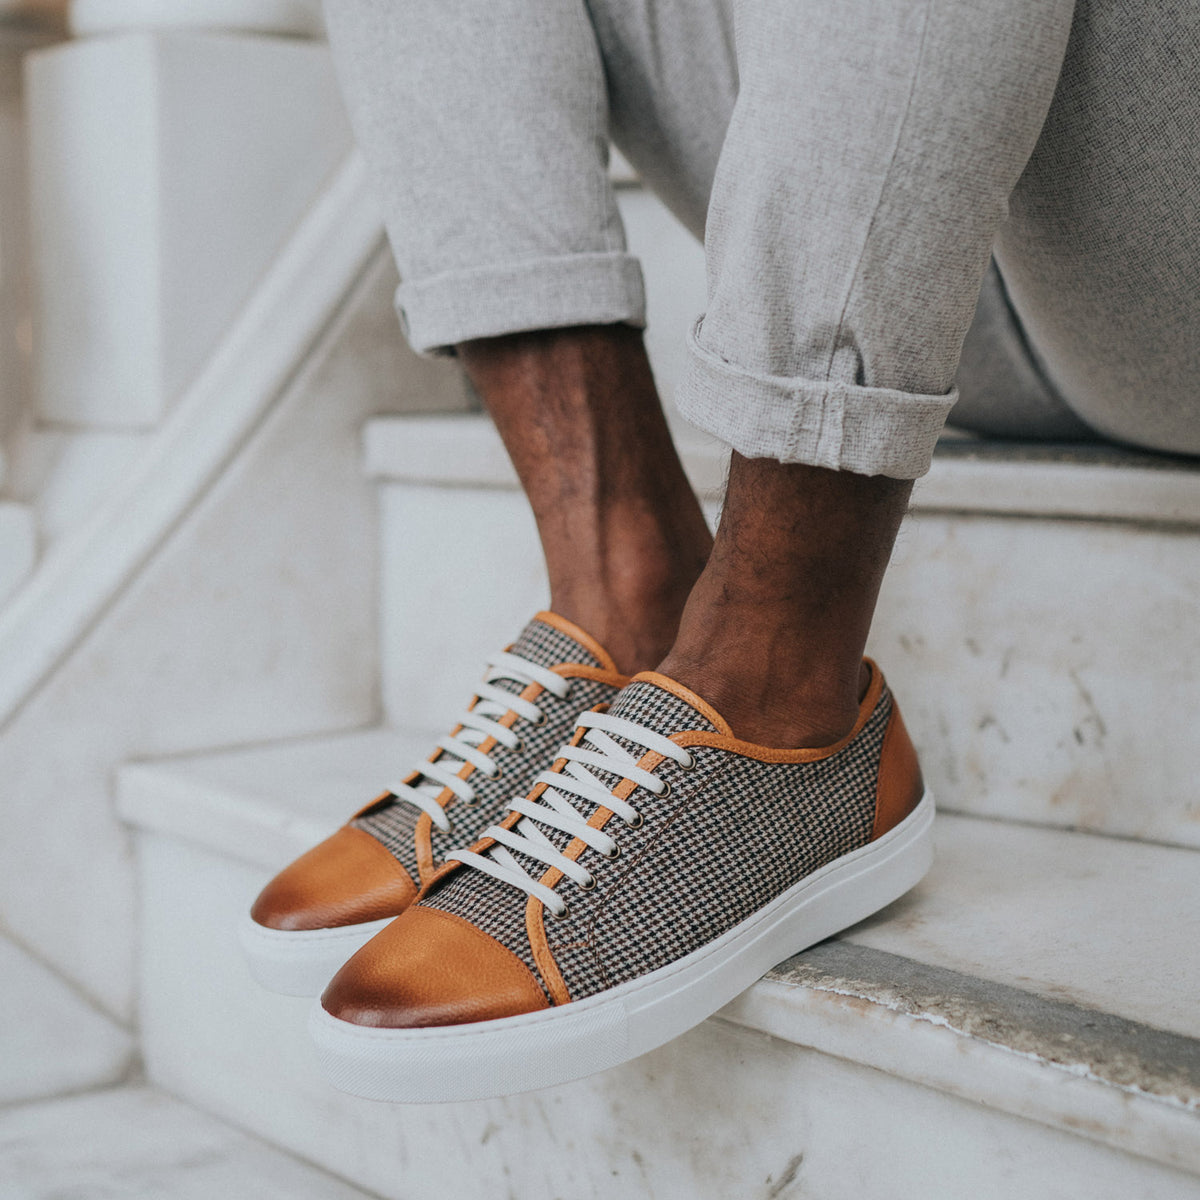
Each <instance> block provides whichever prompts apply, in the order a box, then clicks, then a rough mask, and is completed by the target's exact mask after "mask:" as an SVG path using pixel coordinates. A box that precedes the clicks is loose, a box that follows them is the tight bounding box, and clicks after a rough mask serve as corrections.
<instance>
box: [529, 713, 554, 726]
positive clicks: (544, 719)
mask: <svg viewBox="0 0 1200 1200" xmlns="http://www.w3.org/2000/svg"><path fill="white" fill-rule="evenodd" d="M549 721H550V718H549V717H548V716H547V715H546V714H545V713H544V712H540V713H538V719H537V720H536V721H530V724H531V725H532V726H533V727H534V728H535V729H541V727H542V726H543V725H546V724H548V723H549Z"/></svg>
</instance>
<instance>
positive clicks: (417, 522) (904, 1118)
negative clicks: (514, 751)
mask: <svg viewBox="0 0 1200 1200" xmlns="http://www.w3.org/2000/svg"><path fill="white" fill-rule="evenodd" d="M363 454H364V463H365V469H366V472H367V473H368V475H369V476H370V477H371V478H372V479H373V480H374V481H375V483H376V485H377V486H378V488H379V489H380V493H381V497H380V516H381V525H380V536H381V561H380V585H379V586H380V597H381V625H380V644H381V654H380V660H381V664H382V672H383V678H382V682H381V692H382V697H383V714H384V716H383V720H382V721H381V723H380V724H379V725H377V726H375V727H374V728H370V729H366V730H363V731H361V732H352V733H346V734H339V735H334V736H330V737H325V738H321V737H312V738H307V737H306V738H302V739H298V740H295V741H291V742H288V743H276V744H271V745H264V746H258V747H247V748H244V749H241V750H235V751H230V752H216V753H210V754H201V755H187V756H184V757H180V758H173V759H169V760H156V761H143V762H137V763H131V764H129V765H127V766H126V767H125V768H124V769H123V770H122V771H121V772H120V776H119V781H118V806H119V810H120V812H121V814H122V816H123V817H124V819H125V820H126V821H127V822H129V824H130V825H131V826H132V827H133V828H135V829H136V830H137V846H138V871H139V884H140V886H139V892H140V896H141V898H142V899H141V909H140V922H141V930H142V957H141V965H140V972H141V981H140V1012H141V1019H142V1028H141V1033H142V1048H143V1053H144V1054H145V1059H146V1067H147V1071H148V1073H149V1077H150V1079H151V1080H152V1081H154V1082H155V1083H156V1084H158V1085H159V1086H162V1087H164V1088H166V1089H168V1090H170V1091H172V1092H174V1093H176V1094H178V1095H181V1096H183V1097H186V1098H188V1099H189V1100H190V1101H192V1102H194V1103H196V1104H198V1105H200V1106H201V1107H203V1108H205V1109H208V1110H209V1111H212V1112H214V1113H217V1114H218V1115H220V1116H221V1117H223V1118H225V1119H227V1120H231V1121H233V1122H235V1123H237V1124H239V1125H242V1126H244V1127H246V1128H248V1129H251V1130H253V1131H254V1132H255V1133H257V1134H259V1135H260V1136H263V1137H265V1138H267V1139H268V1140H270V1141H273V1142H275V1143H277V1144H279V1145H281V1146H283V1147H285V1148H287V1149H289V1150H292V1151H293V1152H296V1153H301V1154H304V1155H305V1156H306V1157H309V1158H311V1159H312V1160H313V1161H315V1162H318V1163H320V1164H321V1165H322V1166H324V1167H326V1168H327V1169H329V1170H331V1171H333V1172H334V1173H336V1174H338V1175H340V1176H343V1177H345V1178H347V1179H349V1180H351V1181H352V1182H354V1183H355V1184H357V1185H358V1186H361V1187H364V1188H367V1189H368V1190H370V1191H373V1192H376V1193H378V1194H380V1195H382V1196H386V1197H396V1198H399V1197H404V1196H408V1195H412V1194H419V1193H420V1192H422V1191H426V1190H428V1189H429V1188H431V1187H435V1186H438V1187H440V1188H441V1190H442V1191H443V1193H448V1194H450V1195H454V1196H467V1195H473V1194H477V1193H479V1192H480V1191H482V1192H483V1193H484V1194H489V1192H488V1189H489V1187H493V1186H494V1187H495V1189H496V1190H497V1192H498V1193H499V1194H513V1195H519V1196H521V1197H522V1200H526V1198H533V1197H543V1196H544V1197H553V1196H558V1195H572V1196H581V1197H583V1196H598V1197H602V1196H611V1195H621V1196H646V1197H656V1198H660V1197H673V1196H680V1197H683V1196H688V1197H714V1198H716V1197H728V1196H731V1195H738V1196H764V1197H765V1196H792V1195H795V1196H802V1195H803V1196H817V1197H834V1196H840V1195H844V1194H846V1193H847V1192H849V1191H850V1190H851V1189H853V1190H854V1192H855V1193H856V1194H860V1195H863V1196H865V1197H869V1198H874V1197H879V1198H880V1200H883V1198H885V1197H886V1198H887V1200H907V1198H908V1197H913V1198H914V1200H915V1198H916V1197H922V1200H929V1198H931V1197H933V1198H937V1200H940V1198H942V1197H945V1198H946V1200H950V1198H952V1197H959V1196H963V1195H968V1194H969V1195H973V1196H981V1197H996V1198H997V1200H1000V1198H1002V1197H1003V1198H1006V1200H1007V1198H1011V1197H1014V1196H1017V1195H1020V1196H1022V1197H1024V1196H1029V1197H1036V1198H1040V1197H1046V1198H1047V1200H1050V1198H1051V1197H1053V1198H1055V1200H1064V1198H1070V1200H1074V1198H1075V1197H1080V1198H1083V1197H1089V1198H1090V1197H1108V1196H1112V1197H1114V1198H1115V1197H1118V1196H1121V1197H1125V1196H1146V1197H1150V1196H1153V1197H1156V1198H1157V1197H1175V1196H1178V1197H1188V1196H1195V1195H1197V1194H1200V1018H1198V1013H1197V1009H1196V1006H1195V1003H1194V997H1195V995H1196V994H1197V991H1198V988H1200V961H1198V958H1197V955H1196V954H1195V952H1194V946H1195V945H1196V944H1197V939H1198V936H1200V908H1198V906H1197V903H1196V901H1197V899H1198V898H1200V855H1197V853H1196V848H1197V837H1196V829H1197V821H1196V816H1197V811H1198V810H1197V806H1196V799H1195V793H1194V789H1193V787H1192V780H1193V779H1194V777H1195V771H1194V767H1193V765H1192V763H1191V756H1193V755H1194V754H1195V753H1196V748H1195V746H1194V744H1193V742H1192V740H1191V739H1190V738H1189V737H1187V736H1186V733H1185V730H1184V725H1185V724H1186V713H1187V712H1188V711H1189V710H1190V709H1191V708H1194V698H1193V697H1192V695H1191V692H1192V689H1194V687H1195V686H1196V685H1195V682H1194V679H1193V674H1194V673H1193V672H1190V671H1188V670H1187V669H1186V663H1187V661H1188V655H1189V654H1191V655H1192V656H1193V657H1192V659H1191V661H1194V654H1195V649H1196V647H1195V641H1194V635H1193V632H1192V631H1193V629H1194V628H1195V615H1196V614H1195V606H1196V601H1195V599H1194V597H1195V596H1196V595H1198V594H1200V591H1198V590H1197V587H1196V585H1197V584H1198V583H1200V580H1198V579H1196V577H1195V576H1196V573H1197V572H1198V571H1200V553H1198V548H1200V544H1198V543H1197V541H1196V528H1197V525H1198V524H1200V504H1198V501H1200V491H1198V484H1200V476H1198V475H1197V474H1196V473H1195V472H1194V471H1193V470H1191V469H1190V468H1183V467H1181V466H1179V465H1177V464H1176V465H1171V464H1167V463H1165V462H1164V461H1163V460H1152V459H1149V458H1145V457H1143V456H1136V455H1125V454H1120V453H1116V452H1112V451H1105V452H1098V451H1085V450H1081V449H1078V448H1076V449H1072V450H1070V451H1067V450H1060V451H1058V452H1054V453H1051V452H1049V451H1048V452H1046V453H1044V454H1041V455H1028V454H1021V453H1019V452H1016V451H1014V450H1012V449H1007V450H1006V449H1003V448H997V447H990V446H982V445H979V444H976V443H969V442H965V441H955V440H950V441H948V442H947V443H946V444H945V445H944V446H943V447H942V448H941V450H940V451H939V455H938V458H937V461H936V463H935V467H934V470H933V471H932V472H931V474H930V476H929V477H928V479H927V480H926V481H925V482H924V483H923V484H922V485H921V487H920V489H919V490H918V492H917V495H916V497H915V500H914V511H913V513H912V515H911V517H910V518H909V522H908V525H907V526H906V529H905V531H904V532H903V533H902V535H901V542H900V548H899V551H898V554H897V558H896V562H895V566H894V569H893V573H892V577H891V579H890V581H889V584H888V587H887V592H886V594H885V596H884V599H883V602H882V605H881V611H880V617H879V621H878V624H877V629H876V633H875V636H874V645H873V647H872V649H873V651H874V652H875V653H876V654H877V655H878V657H879V658H880V660H881V662H882V663H883V664H884V666H885V669H886V670H888V671H889V673H890V675H891V677H892V679H893V682H894V684H895V686H896V687H897V690H898V694H899V695H900V697H901V699H902V702H903V703H904V704H905V706H906V709H907V712H908V721H909V724H910V727H911V728H912V730H913V734H914V737H915V738H916V740H917V741H918V743H919V745H920V746H921V748H922V751H923V754H924V759H925V763H926V767H927V771H928V774H929V776H930V779H931V782H932V783H933V786H934V789H935V792H936V794H937V795H938V796H939V798H940V801H941V806H942V815H941V817H940V818H939V830H938V858H937V862H936V865H935V867H934V869H933V871H932V873H931V874H930V876H929V877H928V878H927V879H926V881H925V882H924V883H922V885H921V886H920V887H919V888H917V889H916V890H915V891H914V892H913V893H912V894H911V895H910V896H909V897H906V898H905V899H904V900H902V901H900V902H899V903H897V904H896V905H893V906H892V907H891V908H890V909H888V910H886V911H885V912H883V913H881V914H879V915H878V916H877V917H875V918H873V919H871V920H870V921H868V922H865V923H864V924H863V925H861V926H858V927H856V928H854V929H852V930H849V931H847V933H846V934H844V935H843V936H842V937H841V938H839V939H837V940H835V941H833V942H830V943H827V944H825V945H822V946H819V947H816V948H814V949H813V950H811V951H809V952H807V953H805V954H801V955H799V956H798V957H797V958H795V959H793V960H790V961H789V962H787V963H784V964H781V965H780V966H779V967H778V968H777V969H776V970H775V971H774V972H772V973H771V974H770V975H769V976H768V977H767V978H766V979H765V980H763V981H762V982H761V983H759V984H758V985H756V986H755V987H754V988H752V989H751V990H750V991H749V992H748V993H746V994H745V995H744V996H743V997H741V998H740V999H739V1000H738V1001H737V1002H735V1003H734V1004H733V1005H731V1006H730V1007H729V1008H728V1009H726V1010H725V1011H723V1012H722V1013H721V1014H720V1015H719V1016H718V1017H717V1018H715V1019H713V1020H712V1021H710V1022H708V1023H707V1024H706V1025H704V1026H702V1027H701V1028H699V1029H697V1030H695V1031H694V1032H693V1033H692V1034H690V1035H689V1036H687V1037H685V1038H683V1039H681V1040H680V1041H679V1042H677V1043H675V1044H673V1045H670V1046H667V1047H665V1048H663V1049H662V1050H660V1051H658V1052H656V1053H654V1054H651V1055H649V1056H647V1057H646V1058H645V1059H643V1060H640V1061H638V1062H635V1063H631V1064H629V1065H627V1066H626V1067H623V1068H620V1069H618V1070H616V1071H613V1072H609V1073H607V1074H606V1075H603V1076H599V1077H596V1078H593V1079H591V1080H584V1081H581V1082H579V1083H576V1084H573V1085H570V1086H568V1087H564V1088H560V1089H555V1090H553V1091H551V1092H548V1093H545V1094H535V1095H532V1096H525V1097H516V1098H512V1099H509V1100H504V1101H495V1102H487V1103H478V1104H466V1105H451V1106H435V1107H429V1108H421V1107H416V1108H404V1107H396V1106H389V1105H378V1104H371V1103H369V1102H365V1101H357V1100H354V1099H352V1098H350V1097H346V1096H342V1095H339V1094H336V1093H334V1092H331V1091H330V1090H329V1088H328V1086H327V1085H326V1084H325V1082H324V1081H323V1079H322V1078H321V1077H320V1075H319V1073H318V1071H317V1070H316V1068H315V1065H314V1062H313V1059H312V1057H311V1055H310V1051H309V1047H308V1045H307V1043H306V1039H305V1034H304V1031H303V1026H304V1018H305V1014H306V1009H307V1002H306V1001H303V1000H299V1001H295V1000H287V999H282V998H279V997H275V996H270V995H267V994H264V993H262V992H260V991H259V990H258V989H257V988H256V987H255V986H254V985H253V983H252V982H251V981H250V978H249V976H248V974H247V972H246V970H245V968H244V966H243V965H242V964H241V963H240V962H239V961H238V960H237V957H236V952H235V945H234V938H233V927H234V922H235V920H236V918H237V916H238V914H239V913H240V912H241V911H242V909H243V908H244V907H245V905H246V904H247V903H248V902H249V900H250V899H251V898H252V896H253V894H254V893H255V891H256V889H257V888H258V887H259V886H261V884H262V882H263V881H264V880H265V879H266V878H267V877H268V876H269V874H270V873H271V872H272V871H273V870H275V869H277V868H278V867H279V866H280V865H282V864H283V863H284V862H286V861H288V860H289V859H290V858H291V857H293V856H294V855H295V854H296V853H298V852H300V851H301V850H302V849H304V848H306V847H307V846H308V845H310V844H312V842H313V841H314V840H316V839H317V838H318V837H320V836H321V835H323V834H324V833H326V832H328V831H330V830H332V829H333V828H334V827H335V826H336V825H337V824H338V823H340V821H341V820H343V819H345V817H346V816H347V815H348V814H349V812H350V811H351V810H352V809H353V808H355V807H356V806H357V805H358V804H359V803H360V801H361V800H362V798H363V797H367V796H369V795H371V794H373V793H374V792H375V791H376V790H377V788H378V786H379V784H380V781H381V780H383V779H386V778H388V777H390V776H391V775H394V774H395V772H396V771H397V769H400V768H402V767H403V766H404V765H406V764H407V763H408V762H410V761H411V760H412V758H413V756H414V755H415V754H417V753H420V751H421V748H422V747H423V746H426V745H428V744H429V742H430V736H431V734H430V731H431V730H434V729H437V728H439V727H440V726H441V725H442V724H444V722H445V721H446V720H447V719H448V718H449V717H450V715H451V714H452V713H453V712H454V711H455V710H456V708H457V706H458V705H461V702H462V695H461V691H462V680H463V679H467V678H470V677H471V676H472V674H473V673H474V672H475V669H476V668H475V664H476V663H478V662H479V661H481V659H482V655H483V654H484V653H486V652H487V650H489V649H490V648H492V646H493V644H496V643H499V642H502V641H503V640H504V639H505V638H506V637H509V636H511V631H513V630H515V629H516V628H517V627H518V626H519V624H520V623H521V622H522V621H523V620H524V618H525V616H526V615H527V614H528V612H529V611H530V610H531V609H532V608H534V607H535V606H537V605H538V604H540V603H542V602H543V598H544V596H543V593H544V586H545V585H544V580H543V577H542V574H541V567H540V563H539V559H538V555H537V546H536V538H535V535H534V532H533V530H532V527H531V525H530V522H529V520H528V518H527V517H526V516H525V514H524V510H523V506H522V501H521V499H520V496H519V493H518V492H517V491H516V489H515V483H514V480H513V478H512V475H511V470H510V468H509V467H508V465H507V462H506V459H505V458H504V455H503V452H502V449H501V447H500V445H499V442H498V440H497V439H496V437H495V434H494V432H493V431H492V430H491V428H490V426H489V425H488V424H487V423H486V422H485V421H484V420H483V419H482V418H480V417H478V416H473V415H469V414H466V415H452V416H441V417H427V416H426V417H422V416H412V417H409V416H398V417H387V418H380V419H377V420H374V421H371V422H369V423H368V424H367V425H366V428H365V431H364V438H363ZM685 459H686V462H687V465H688V467H689V470H690V472H691V475H692V479H693V482H694V484H695V485H696V487H697V490H698V491H699V492H700V493H701V494H703V495H706V496H707V497H708V498H709V503H710V506H712V505H715V503H716V497H717V490H718V488H719V482H720V478H721V471H722V463H721V459H720V456H719V454H717V453H716V452H715V451H714V449H713V447H711V446H708V445H706V444H704V443H703V442H702V441H699V440H691V441H686V440H685ZM1139 473H1142V474H1141V475H1139ZM1097 517H1098V518H1099V519H1097ZM451 545H452V546H453V547H454V550H455V554H454V555H453V556H452V557H453V560H454V561H457V562H459V563H462V562H470V563H472V564H475V566H476V569H475V571H474V572H472V578H476V579H489V580H496V581H497V582H496V583H495V584H493V585H492V586H490V587H489V588H488V589H487V591H486V593H484V592H483V591H482V590H481V589H480V588H478V587H474V586H464V583H463V576H462V575H461V574H459V575H456V576H454V577H453V578H450V577H449V576H448V574H447V568H446V564H447V562H448V561H450V559H449V558H448V555H447V553H446V548H447V547H448V546H451ZM433 611H436V612H437V613H438V614H439V615H438V619H437V621H436V622H431V621H430V619H429V613H430V612H433ZM1168 622H1170V623H1168ZM1147 628H1154V629H1156V630H1160V631H1162V633H1163V635H1164V640H1165V642H1166V645H1164V646H1163V647H1162V648H1160V649H1159V650H1155V649H1154V648H1152V647H1148V646H1146V645H1144V643H1145V641H1146V639H1145V638H1144V637H1143V636H1142V633H1143V631H1144V630H1145V629H1147ZM1139 664H1140V665H1139ZM1177 712H1178V713H1179V715H1178V717H1177V716H1176V713H1177ZM1177 720H1178V722H1180V723H1179V724H1178V725H1176V724H1175V723H1174V722H1176V721H1177ZM1164 745H1171V746H1172V754H1171V755H1170V756H1168V757H1169V758H1170V761H1169V762H1163V761H1162V759H1163V758H1164V755H1163V754H1162V748H1163V746H1164ZM251 1079H252V1080H253V1086H252V1087H251V1086H248V1085H247V1081H248V1080H251Z"/></svg>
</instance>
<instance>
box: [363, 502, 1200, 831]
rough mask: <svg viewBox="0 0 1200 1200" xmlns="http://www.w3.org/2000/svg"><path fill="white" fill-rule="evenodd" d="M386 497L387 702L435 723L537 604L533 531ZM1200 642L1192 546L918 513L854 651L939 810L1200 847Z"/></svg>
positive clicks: (518, 510) (1124, 529)
mask: <svg viewBox="0 0 1200 1200" xmlns="http://www.w3.org/2000/svg"><path fill="white" fill-rule="evenodd" d="M381 491H382V499H383V527H382V532H383V556H382V569H383V599H384V608H383V612H384V627H383V634H384V641H383V671H384V691H385V698H386V707H387V710H388V712H389V715H390V716H391V718H392V719H393V720H395V721H397V722H399V723H402V724H406V725H415V726H418V727H423V728H431V727H437V725H438V724H439V722H440V723H445V721H447V720H450V719H452V718H453V715H454V714H455V713H457V712H458V711H460V709H461V707H462V704H463V703H464V700H465V695H464V687H466V686H469V682H470V681H473V680H474V679H476V678H477V677H478V675H479V672H480V669H481V666H482V663H483V660H484V656H485V655H486V654H487V653H488V652H489V651H490V650H492V649H494V648H495V647H496V646H497V645H499V644H500V643H502V642H503V641H504V640H505V639H506V638H510V637H512V636H513V633H514V632H515V631H516V630H517V629H518V628H519V627H520V625H521V624H522V623H523V622H524V620H525V619H526V618H527V616H528V614H529V613H530V612H532V611H533V609H534V608H535V607H537V606H538V605H539V604H542V603H544V602H545V600H546V595H547V592H546V584H545V577H544V571H543V567H542V563H541V556H540V551H539V547H538V542H537V536H536V532H535V530H534V527H533V522H532V520H531V518H530V516H529V513H528V510H527V507H526V505H525V502H524V500H523V499H522V498H521V496H520V495H519V493H517V492H515V491H511V490H506V489H501V488H474V489H469V488H452V487H446V488H439V487H430V486H425V485H413V484H405V483H388V484H384V485H383V486H382V488H381ZM1198 629H1200V539H1198V538H1197V537H1195V535H1185V534H1180V533H1173V532H1169V531H1164V530H1160V529H1152V528H1145V527H1141V528H1139V527H1135V526H1132V525H1120V524H1100V523H1089V522H1081V521H1063V520H1049V519H1028V518H1022V517H980V516H956V515H937V514H929V513H923V514H917V515H915V516H913V517H911V518H910V519H909V521H908V523H907V524H906V526H905V528H904V530H903V531H902V533H901V535H900V541H899V544H898V546H897V550H896V554H895V558H894V562H893V565H892V569H891V571H890V572H889V575H888V578H887V581H886V583H885V585H884V592H883V596H882V598H881V601H880V607H879V613H878V616H877V618H876V623H875V630H874V633H873V636H872V639H871V645H870V647H869V649H870V652H871V653H872V654H874V655H875V656H877V657H878V658H879V660H880V662H881V664H882V665H883V668H884V670H885V671H886V672H887V674H888V676H889V679H890V680H891V682H892V683H893V685H894V686H895V688H896V691H897V694H898V696H899V697H900V701H901V704H902V706H903V708H904V711H905V714H906V718H907V721H908V725H909V728H910V730H911V731H912V734H913V737H914V740H915V741H916V742H917V743H918V746H919V748H920V749H921V753H922V764H923V767H924V770H925V772H926V775H927V778H928V781H929V783H930V784H931V786H932V788H933V790H934V793H935V794H936V795H937V797H938V800H939V803H940V804H941V805H943V806H944V807H946V808H953V809H956V810H960V811H965V812H975V813H980V814H987V815H994V816H1003V817H1009V818H1013V819H1017V820H1024V821H1035V822H1041V823H1046V824H1051V825H1058V826H1067V827H1074V828H1081V829H1088V830H1094V831H1097V832H1103V833H1112V834H1119V835H1123V836H1130V837H1139V838H1146V839H1148V840H1154V841H1162V842H1169V843H1174V844H1178V845H1184V846H1200V802H1197V800H1196V798H1195V789H1194V780H1195V778H1196V776H1197V774H1198V773H1200V742H1198V741H1197V740H1196V739H1195V738H1194V737H1193V736H1192V731H1191V721H1192V714H1193V713H1194V712H1195V711H1196V709H1197V707H1198V705H1200V672H1198V671H1196V670H1195V669H1194V664H1195V662H1196V660H1197V657H1198V656H1200V640H1198V635H1197V632H1196V631H1197V630H1198ZM1166 747H1170V753H1164V749H1165V748H1166Z"/></svg>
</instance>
